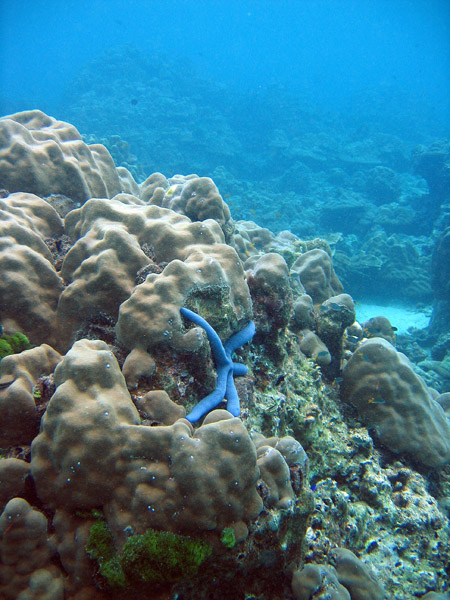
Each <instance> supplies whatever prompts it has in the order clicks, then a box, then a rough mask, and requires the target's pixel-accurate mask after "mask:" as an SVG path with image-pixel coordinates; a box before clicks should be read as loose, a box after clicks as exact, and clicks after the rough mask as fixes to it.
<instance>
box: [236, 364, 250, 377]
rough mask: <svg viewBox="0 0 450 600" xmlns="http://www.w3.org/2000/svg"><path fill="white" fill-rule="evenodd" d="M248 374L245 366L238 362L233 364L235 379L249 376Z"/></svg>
mask: <svg viewBox="0 0 450 600" xmlns="http://www.w3.org/2000/svg"><path fill="white" fill-rule="evenodd" d="M247 373H248V369H247V367H246V366H245V365H243V364H241V363H237V362H234V363H233V375H234V376H235V377H242V376H243V375H247Z"/></svg>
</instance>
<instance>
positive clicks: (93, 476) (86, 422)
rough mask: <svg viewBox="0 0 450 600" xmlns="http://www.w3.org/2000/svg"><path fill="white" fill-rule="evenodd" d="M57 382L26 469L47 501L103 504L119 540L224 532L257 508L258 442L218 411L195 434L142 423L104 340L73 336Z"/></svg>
mask: <svg viewBox="0 0 450 600" xmlns="http://www.w3.org/2000/svg"><path fill="white" fill-rule="evenodd" d="M55 383H56V386H57V389H56V392H55V394H54V395H53V396H52V398H51V400H50V402H49V405H48V409H47V411H46V413H45V415H44V417H43V420H42V425H41V433H40V434H39V435H38V436H37V438H35V440H34V441H33V444H32V460H31V470H32V474H33V477H34V479H35V482H36V487H37V492H38V494H39V497H40V498H41V500H42V501H43V502H45V504H46V505H47V506H52V507H54V508H57V507H60V508H64V509H66V510H69V509H71V508H72V509H80V508H81V509H90V508H95V507H99V506H102V507H103V510H104V512H105V515H106V517H107V519H108V523H109V526H110V527H111V529H112V530H113V531H114V532H115V534H116V535H117V536H118V539H120V536H123V535H124V534H123V529H124V528H126V527H129V526H130V527H132V528H133V530H134V531H136V532H140V533H142V532H143V531H145V530H146V529H147V528H149V527H156V528H161V529H167V528H169V529H172V530H178V531H192V530H194V531H195V530H196V529H197V530H198V529H203V530H209V529H214V528H219V529H220V528H223V527H225V526H229V525H230V524H231V523H234V522H240V521H242V522H245V521H248V520H250V519H252V518H254V517H256V516H257V515H258V514H259V512H260V511H261V509H262V501H261V498H260V496H259V495H258V493H257V489H256V481H257V479H258V476H259V469H258V468H257V464H256V448H255V446H254V444H253V442H252V441H251V439H250V437H249V435H248V433H247V431H246V429H245V427H244V425H243V424H242V422H241V421H240V420H239V419H237V418H233V417H231V415H230V414H229V413H227V412H226V411H214V412H213V413H211V414H210V415H209V416H208V417H207V418H206V419H205V421H204V423H203V425H202V426H201V427H200V428H199V429H197V430H196V431H195V432H194V430H193V427H192V425H191V424H190V423H189V422H188V421H186V420H185V419H180V420H179V421H176V422H175V423H174V424H173V425H170V426H156V427H145V426H142V425H140V419H139V415H138V413H137V410H136V408H135V407H134V405H133V403H132V401H131V398H130V396H129V394H128V391H127V388H126V385H125V380H124V378H123V376H122V373H121V371H120V368H119V365H118V364H117V361H116V360H115V358H114V356H113V355H112V353H111V352H110V350H109V348H108V346H107V345H106V344H105V343H104V342H101V341H88V340H80V341H79V342H76V343H75V344H74V346H73V348H72V349H71V350H70V351H69V352H68V354H67V355H66V356H65V358H64V360H63V361H62V362H61V363H60V365H59V366H58V367H57V369H56V371H55Z"/></svg>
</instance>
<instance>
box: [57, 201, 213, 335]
mask: <svg viewBox="0 0 450 600" xmlns="http://www.w3.org/2000/svg"><path fill="white" fill-rule="evenodd" d="M66 232H67V233H68V234H69V235H70V236H71V237H72V239H74V240H77V241H76V243H75V244H74V246H73V247H72V248H71V250H70V251H69V252H68V254H67V255H66V257H65V260H64V263H63V267H62V271H61V273H62V276H63V277H64V279H65V280H66V281H67V282H68V283H69V285H68V286H67V288H66V289H65V290H64V292H63V293H62V295H61V298H60V302H59V306H58V318H59V322H60V323H61V330H62V331H63V332H64V337H65V339H64V343H65V344H66V345H70V343H71V342H72V341H73V335H74V332H75V331H76V330H77V329H78V328H79V327H80V326H81V325H82V323H83V322H86V321H87V320H89V319H90V318H92V317H94V318H95V317H96V316H97V315H99V314H100V313H106V314H108V315H110V316H112V318H114V319H116V318H117V314H118V309H119V306H120V304H121V303H122V302H124V301H125V300H127V299H128V298H129V296H130V295H131V293H132V292H133V290H134V287H135V285H136V283H137V281H136V275H137V272H138V271H140V269H142V268H143V267H145V266H146V265H151V264H154V261H156V262H158V263H159V262H162V263H166V262H170V261H173V260H174V259H181V260H184V259H185V258H186V257H187V256H188V255H189V252H190V249H191V247H196V246H197V245H198V244H215V243H217V242H223V240H224V238H223V234H222V231H221V229H220V227H219V225H218V224H217V223H216V222H215V221H212V220H209V221H205V222H204V223H191V221H190V220H189V219H188V218H187V217H184V216H182V215H179V214H177V213H175V212H174V211H172V210H169V209H164V208H160V207H158V206H142V204H139V200H138V199H137V198H135V197H134V196H130V195H128V194H119V195H118V196H116V197H115V198H114V199H112V200H102V199H92V200H89V201H88V202H86V203H85V204H84V205H83V206H82V207H81V208H80V209H77V210H74V211H72V212H71V213H70V214H69V215H68V216H67V218H66ZM224 248H225V246H224ZM144 250H145V252H144ZM150 255H151V257H150ZM157 270H158V269H157ZM159 270H161V269H159ZM164 329H165V328H164Z"/></svg>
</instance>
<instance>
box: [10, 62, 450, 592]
mask: <svg viewBox="0 0 450 600" xmlns="http://www.w3.org/2000/svg"><path fill="white" fill-rule="evenodd" d="M130 68H134V69H137V70H139V65H134V67H133V65H132V64H130ZM205 127H206V125H205ZM0 131H1V132H2V136H3V137H1V138H0V139H1V141H2V144H1V148H2V150H1V152H2V153H3V154H1V153H0V184H1V186H2V187H5V188H6V189H7V190H9V192H11V193H8V191H5V192H4V193H3V192H2V194H1V196H2V197H1V198H0V212H1V216H2V219H1V223H2V225H1V227H2V230H1V232H2V237H1V239H2V244H3V246H2V248H1V249H0V274H1V277H0V298H1V300H0V302H1V304H0V316H1V328H2V330H1V332H2V334H3V339H4V340H7V342H8V344H9V347H10V350H11V351H14V352H15V353H10V352H9V351H8V355H5V356H4V357H3V358H2V359H1V364H0V368H1V377H0V509H1V511H2V512H1V516H0V595H1V596H2V598H3V597H4V598H5V599H6V600H16V599H17V598H18V599H20V600H28V599H36V600H37V599H38V598H51V599H58V600H59V599H61V600H62V598H65V599H66V600H90V599H91V598H92V599H94V598H95V599H96V600H98V599H100V600H103V599H104V600H106V599H108V598H117V599H118V600H120V599H122V598H125V597H126V598H135V597H136V598H138V597H146V596H147V595H149V594H151V596H152V598H155V600H163V599H170V600H175V599H176V598H183V599H184V600H192V599H193V598H195V599H197V600H198V599H200V600H202V599H204V600H206V599H207V598H219V597H220V598H225V599H230V600H231V599H233V600H236V599H241V598H242V599H244V598H247V599H249V598H252V599H254V600H288V599H289V600H293V599H294V598H298V599H301V600H303V599H304V598H307V599H309V598H325V597H328V598H343V599H345V600H348V599H350V600H362V599H363V598H364V599H370V600H381V599H382V598H384V597H389V598H392V599H393V600H404V598H413V597H425V598H433V597H436V598H439V597H445V594H446V593H447V592H448V580H449V564H450V551H449V548H450V544H449V535H450V534H449V531H450V527H449V519H450V507H449V502H448V496H449V493H450V467H449V464H450V426H449V421H448V413H449V401H448V397H447V394H445V393H441V394H439V391H441V392H442V391H444V390H442V389H441V390H435V389H432V387H431V383H430V380H432V376H431V375H428V377H427V379H426V381H427V383H425V381H424V380H423V379H422V378H421V377H420V376H419V375H418V373H417V371H420V369H421V368H422V372H425V369H428V370H427V373H431V371H433V369H434V371H433V372H434V373H435V375H436V377H437V376H438V375H439V372H441V371H442V370H444V371H445V369H447V363H448V354H447V350H448V348H447V346H446V340H445V339H443V338H440V339H437V338H435V345H434V346H433V353H434V356H433V357H432V358H430V357H429V356H428V354H427V353H426V352H425V353H424V352H423V351H421V350H420V349H417V348H415V346H414V344H413V343H412V342H411V344H410V348H412V349H413V350H414V348H415V352H416V357H418V359H419V360H420V364H421V365H422V366H421V367H420V366H419V367H417V366H416V365H413V364H412V363H410V362H409V361H408V360H407V359H406V357H405V356H404V355H403V354H402V352H400V350H402V349H403V346H404V345H407V342H405V341H404V340H403V339H402V338H401V336H396V332H395V329H394V328H393V327H392V326H391V324H390V322H389V321H388V320H387V319H385V318H384V317H383V316H382V315H379V316H375V317H374V318H373V319H371V320H370V321H367V322H365V323H357V322H355V316H356V315H355V303H354V301H353V298H352V297H351V296H350V295H349V294H348V293H345V292H344V289H346V285H343V284H342V283H341V274H340V272H339V277H338V276H337V275H336V272H335V270H334V266H333V264H334V258H335V257H336V256H337V255H338V254H339V253H336V252H335V249H336V247H337V245H338V244H340V243H343V242H345V243H347V242H348V241H349V240H348V239H344V237H345V236H346V234H345V233H344V234H342V236H341V235H336V236H335V237H332V236H329V237H327V239H322V238H314V239H311V240H302V239H300V238H299V237H298V236H297V235H294V234H293V233H291V232H290V231H277V232H273V231H271V230H270V229H269V228H266V227H261V226H260V225H257V224H256V223H254V222H252V221H250V220H246V221H236V222H235V221H233V219H232V218H231V212H230V208H229V206H228V202H225V199H224V198H225V196H223V197H222V196H221V194H220V193H219V190H218V188H217V187H216V184H215V183H214V182H213V180H212V179H210V178H208V177H198V176H197V175H186V176H182V175H175V176H174V177H172V178H166V177H165V176H164V175H162V173H153V174H152V175H150V176H149V177H148V178H147V179H145V180H144V181H143V182H142V183H138V182H137V181H135V179H134V177H133V175H132V173H131V172H130V171H129V170H127V168H126V166H121V167H119V168H117V169H116V168H115V167H114V165H113V162H112V159H111V156H110V155H109V154H108V151H107V150H106V149H105V148H104V147H102V146H98V145H89V146H88V145H86V144H85V142H84V141H83V140H82V139H81V136H80V135H79V133H78V131H77V130H76V129H75V128H74V127H73V126H71V125H69V124H67V123H63V122H60V121H56V120H55V119H52V118H51V117H47V116H46V115H44V114H43V113H40V112H39V111H30V112H27V113H21V114H18V115H12V116H10V117H5V118H4V119H0ZM205 135H206V134H205ZM206 137H207V136H206ZM198 139H206V138H202V137H201V135H200V136H199V138H198ZM270 140H271V142H270V145H269V147H270V149H271V150H270V151H271V152H272V153H273V156H285V155H289V154H290V153H291V151H292V149H291V148H290V147H289V144H288V143H286V135H285V131H284V130H283V129H282V128H280V130H279V131H277V132H271V134H270ZM113 141H114V140H113ZM307 141H308V140H307V138H305V137H302V138H301V139H299V140H298V142H297V146H296V149H295V152H296V153H297V154H296V156H297V158H296V163H295V164H296V166H295V168H294V167H293V168H292V171H291V172H290V174H289V176H285V175H284V174H278V175H276V177H275V176H274V177H275V178H276V179H277V185H279V186H281V185H285V186H292V187H291V190H292V189H294V188H295V190H297V192H296V193H299V192H300V191H301V190H309V192H311V193H312V192H313V191H314V181H313V178H312V176H311V172H312V171H313V170H314V169H317V168H319V165H323V164H325V161H326V157H327V152H328V149H327V148H328V146H327V140H324V143H323V145H322V146H320V145H319V144H315V143H313V140H311V145H310V146H308V144H307ZM114 143H115V144H116V145H118V146H120V145H121V141H120V140H117V139H116V140H115V141H114ZM380 143H381V142H380ZM383 143H384V145H385V147H386V152H389V151H392V155H394V154H396V152H395V151H394V150H395V149H396V148H397V150H399V148H398V146H397V145H396V143H395V140H392V139H390V140H385V141H384V142H383ZM14 144H16V150H17V149H21V158H20V157H19V158H20V160H19V159H17V161H16V162H15V163H14V164H11V162H9V163H8V160H9V159H10V157H11V156H12V155H14V152H13V151H12V150H13V149H14ZM390 145H391V146H390ZM389 148H391V150H389ZM122 150H123V154H122V157H123V160H124V161H125V160H128V158H127V157H128V149H127V148H122ZM346 151H347V155H346V156H347V159H348V161H349V163H348V164H351V165H353V166H352V167H351V168H350V167H349V169H348V171H351V170H352V169H353V174H352V175H350V174H349V172H347V171H345V170H344V168H343V166H342V164H344V159H342V164H341V166H336V168H334V169H332V171H333V172H332V173H330V174H329V181H328V183H329V185H331V182H332V181H334V182H335V184H336V185H346V182H348V181H350V179H351V178H352V177H353V179H352V181H353V185H354V188H355V189H356V188H357V189H358V190H359V191H358V193H360V194H365V193H368V194H370V195H371V198H372V200H371V202H372V204H373V207H375V212H376V206H375V205H376V204H379V205H380V209H379V210H380V212H381V211H382V209H383V208H385V209H386V211H387V212H386V214H388V211H389V210H391V209H392V207H393V205H394V204H395V203H399V205H400V204H401V203H402V202H403V200H404V196H403V192H404V189H405V185H406V183H405V180H404V179H402V178H398V177H396V176H395V173H394V174H393V173H392V172H391V171H389V170H386V169H388V166H386V168H378V167H380V165H379V164H378V162H377V161H376V160H375V158H374V157H372V159H373V160H372V159H371V160H370V161H369V160H368V159H367V162H366V163H364V164H363V161H361V160H359V159H357V156H358V152H360V151H361V148H357V147H354V148H353V150H352V149H351V148H350V147H347V149H346ZM351 151H352V152H354V153H353V154H352V152H351ZM364 151H365V152H366V157H367V156H369V154H370V148H368V147H367V148H366V149H365V150H364ZM398 154H399V153H398V152H397V156H398ZM342 156H343V155H342ZM5 157H6V158H5ZM2 161H3V162H2ZM37 161H43V163H44V164H43V167H42V168H41V169H40V170H38V171H37V170H36V164H37ZM358 161H359V162H358ZM361 165H362V166H361ZM130 166H132V164H131V162H130ZM360 168H361V169H364V172H363V173H360V172H359V171H358V169H360ZM389 168H390V167H389ZM27 170H28V171H27ZM26 171H27V173H28V175H27V173H26ZM392 171H393V169H392ZM135 172H137V171H135ZM33 173H34V175H33V176H31V175H32V174H33ZM30 174H31V175H30ZM218 174H219V178H220V176H222V177H229V179H230V182H231V184H232V185H236V187H238V185H239V184H238V183H236V182H233V177H232V175H227V172H226V169H224V170H222V171H220V170H219V171H218ZM302 177H305V178H306V180H305V182H304V183H302V181H301V178H302ZM290 178H292V179H295V180H296V181H294V182H291V179H290ZM357 180H358V181H357ZM216 183H217V182H216ZM333 185H334V184H333ZM324 190H325V192H327V193H328V191H329V190H328V188H326V187H325V188H324ZM250 192H251V190H250ZM287 192H289V190H287ZM292 193H294V192H292ZM38 194H39V195H38ZM280 195H281V192H280ZM349 197H350V196H349ZM272 202H273V198H272ZM263 205H264V194H263V193H262V195H261V207H263ZM373 207H371V208H370V210H368V211H367V214H366V217H367V219H369V217H370V215H373V214H375V213H374V212H373V210H372V209H373ZM388 207H390V208H389V209H388ZM344 208H345V207H344ZM258 210H260V207H259V208H258ZM325 210H326V209H325V208H323V211H324V212H325ZM333 210H334V211H337V212H338V207H337V206H334V208H333ZM371 211H372V212H371ZM309 214H310V213H308V212H307V213H306V217H308V215H309ZM389 214H390V213H389ZM366 217H365V218H366ZM308 218H309V217H308ZM369 220H370V219H369ZM263 224H268V220H266V221H264V222H263ZM366 226H367V235H369V236H370V235H371V233H370V232H372V233H373V230H372V229H371V225H370V224H368V225H361V227H366ZM343 236H344V237H343ZM447 237H448V236H447V233H444V234H443V237H442V239H441V241H440V242H439V244H438V246H437V250H436V254H435V259H434V261H435V265H439V264H442V265H443V264H444V263H445V261H446V259H445V257H446V243H447ZM390 239H391V238H387V237H386V235H385V234H383V233H380V236H379V238H377V239H375V242H376V244H378V246H377V247H379V248H384V249H386V247H387V246H388V245H389V241H387V240H390ZM392 239H394V238H392ZM403 242H404V243H403ZM403 242H402V243H401V244H400V243H399V244H398V247H397V249H396V250H395V252H396V253H397V254H396V256H397V258H398V262H397V263H396V264H397V266H398V265H400V264H401V261H402V260H403V259H402V258H401V257H403V258H404V257H405V256H406V257H409V259H411V256H412V253H411V251H410V249H408V248H410V247H409V246H408V244H409V243H410V242H409V241H408V240H403ZM360 251H361V248H360V247H356V250H355V252H354V253H353V254H352V259H353V260H354V262H355V264H356V263H357V261H358V257H359V256H360V255H359V254H358V252H360ZM386 252H387V250H386ZM393 252H394V250H392V252H391V256H392V255H393V254H392V253H393ZM424 256H425V258H424V261H425V262H424V264H427V265H428V264H429V256H426V253H425V254H424ZM338 258H339V257H338ZM409 259H408V260H409ZM408 260H406V259H405V260H404V263H403V266H404V271H405V273H404V274H403V275H402V277H403V279H402V278H401V277H400V275H399V274H398V272H397V271H395V270H392V271H391V273H390V277H391V280H392V281H404V277H407V278H410V279H413V276H414V275H413V273H414V270H413V269H412V267H411V270H409V267H410V266H411V265H412V264H413V261H412V259H411V260H410V262H408ZM427 261H428V262H427ZM337 262H338V261H337ZM362 268H365V267H364V265H363V266H362ZM398 268H400V267H398ZM435 273H436V277H443V280H441V279H439V283H437V284H435V285H436V290H437V289H439V290H441V287H442V285H445V283H446V280H445V277H446V275H445V273H446V271H445V269H441V270H439V268H436V271H435ZM347 274H348V272H347ZM342 281H343V282H344V284H345V283H346V279H345V276H344V277H343V278H342ZM420 285H421V284H420V281H416V282H411V293H413V291H414V289H415V290H416V291H417V289H418V288H417V286H420ZM430 289H431V288H430ZM408 293H409V292H408ZM424 293H425V292H424ZM439 293H440V292H439ZM436 296H438V292H437V291H436ZM442 300H443V301H445V298H442ZM251 323H254V326H253V325H252V324H251ZM17 333H19V336H18V337H19V341H20V340H21V341H23V340H24V338H25V336H27V338H28V339H29V340H30V345H31V346H33V347H32V348H28V349H25V348H24V347H23V346H21V345H20V344H16V342H17ZM253 334H254V335H253ZM14 335H16V337H15V338H14ZM11 336H12V337H11ZM224 340H227V341H224ZM394 343H395V344H396V346H397V348H398V349H396V347H394V345H393V344H394ZM402 345H403V346H402ZM232 353H234V354H233V356H232ZM439 370H440V371H439ZM445 372H447V371H445ZM233 375H234V376H237V375H240V377H235V378H233ZM211 390H214V391H213V392H212V393H211ZM205 397H206V398H205ZM211 397H212V398H211ZM202 398H203V401H202V400H201V399H202ZM205 400H206V402H205ZM199 401H200V404H198V402H199ZM224 401H225V403H226V402H228V404H225V403H224ZM225 407H226V408H228V410H225ZM186 415H187V417H186ZM197 421H198V423H197ZM237 575H239V576H237ZM433 594H434V596H433Z"/></svg>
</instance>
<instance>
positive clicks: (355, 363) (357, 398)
mask: <svg viewBox="0 0 450 600" xmlns="http://www.w3.org/2000/svg"><path fill="white" fill-rule="evenodd" d="M343 377H344V381H343V384H342V386H341V395H342V398H343V399H344V400H345V401H346V402H349V403H351V404H353V405H354V406H356V408H357V409H358V412H359V414H360V416H361V419H362V420H363V421H364V423H365V424H366V425H367V426H369V427H374V428H375V431H376V433H377V435H378V436H379V438H380V440H381V442H382V443H383V444H385V445H386V446H387V447H388V448H389V449H390V450H391V451H393V452H396V453H407V454H409V455H410V456H411V457H412V458H413V460H415V461H417V462H420V463H422V464H424V465H427V466H432V467H439V466H442V465H444V464H447V463H448V462H450V423H449V421H448V419H447V418H446V415H445V413H444V410H443V408H442V407H441V405H440V404H439V403H438V402H436V400H434V398H433V396H432V394H431V393H430V391H429V390H428V388H427V386H426V385H425V383H424V381H423V380H422V379H421V378H420V377H419V376H418V375H416V374H415V373H414V371H413V369H412V366H411V363H410V362H409V360H408V359H407V357H406V356H405V355H404V354H402V353H400V352H397V351H396V349H395V348H394V347H393V346H392V345H391V344H390V343H389V342H388V341H386V340H385V339H383V338H372V339H370V340H368V341H366V342H364V343H363V344H361V345H360V346H359V348H358V349H357V350H356V351H355V352H354V353H353V356H352V358H351V359H350V360H349V361H348V363H347V365H346V367H345V369H344V371H343Z"/></svg>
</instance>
